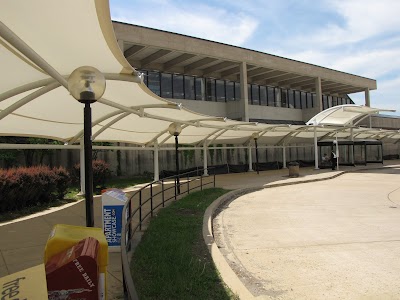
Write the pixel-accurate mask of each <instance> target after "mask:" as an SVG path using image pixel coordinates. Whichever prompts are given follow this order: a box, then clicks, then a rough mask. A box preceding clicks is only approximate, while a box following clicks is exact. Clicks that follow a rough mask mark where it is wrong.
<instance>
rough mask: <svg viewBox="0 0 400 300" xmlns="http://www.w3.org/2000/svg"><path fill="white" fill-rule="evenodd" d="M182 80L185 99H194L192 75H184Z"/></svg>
mask: <svg viewBox="0 0 400 300" xmlns="http://www.w3.org/2000/svg"><path fill="white" fill-rule="evenodd" d="M184 80H185V99H189V100H194V99H195V91H194V77H193V76H185V79H184Z"/></svg>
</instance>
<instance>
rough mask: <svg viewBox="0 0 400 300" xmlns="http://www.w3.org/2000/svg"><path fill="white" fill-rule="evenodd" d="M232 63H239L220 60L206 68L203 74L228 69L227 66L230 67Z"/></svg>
mask: <svg viewBox="0 0 400 300" xmlns="http://www.w3.org/2000/svg"><path fill="white" fill-rule="evenodd" d="M232 65H237V63H233V62H230V61H223V62H220V63H218V64H216V65H213V66H211V67H208V68H206V69H204V71H203V75H208V74H211V73H214V72H218V71H220V70H223V69H226V68H228V67H230V66H232Z"/></svg>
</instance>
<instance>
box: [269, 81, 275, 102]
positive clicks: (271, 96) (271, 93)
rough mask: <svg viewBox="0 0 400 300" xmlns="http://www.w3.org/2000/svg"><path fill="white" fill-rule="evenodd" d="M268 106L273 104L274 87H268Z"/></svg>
mask: <svg viewBox="0 0 400 300" xmlns="http://www.w3.org/2000/svg"><path fill="white" fill-rule="evenodd" d="M268 106H275V89H274V88H273V87H270V86H269V87H268Z"/></svg>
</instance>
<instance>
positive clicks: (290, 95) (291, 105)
mask: <svg viewBox="0 0 400 300" xmlns="http://www.w3.org/2000/svg"><path fill="white" fill-rule="evenodd" d="M288 101H289V108H295V104H294V91H293V90H288Z"/></svg>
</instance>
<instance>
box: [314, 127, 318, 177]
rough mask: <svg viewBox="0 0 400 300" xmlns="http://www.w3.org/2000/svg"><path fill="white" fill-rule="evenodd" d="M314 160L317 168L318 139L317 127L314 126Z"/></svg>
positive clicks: (316, 168)
mask: <svg viewBox="0 0 400 300" xmlns="http://www.w3.org/2000/svg"><path fill="white" fill-rule="evenodd" d="M314 160H315V167H314V169H315V170H318V169H319V167H318V139H317V127H316V126H314Z"/></svg>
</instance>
